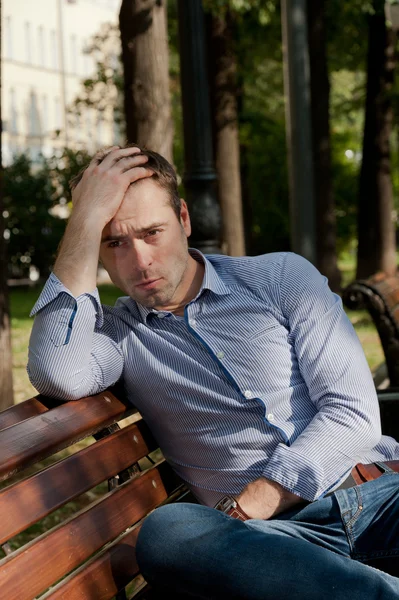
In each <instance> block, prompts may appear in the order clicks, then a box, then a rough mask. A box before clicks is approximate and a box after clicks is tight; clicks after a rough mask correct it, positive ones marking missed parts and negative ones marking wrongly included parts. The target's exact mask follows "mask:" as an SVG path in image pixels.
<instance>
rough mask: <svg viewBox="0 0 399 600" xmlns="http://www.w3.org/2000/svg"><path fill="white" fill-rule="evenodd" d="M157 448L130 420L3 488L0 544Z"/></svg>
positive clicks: (142, 426) (143, 429)
mask: <svg viewBox="0 0 399 600" xmlns="http://www.w3.org/2000/svg"><path fill="white" fill-rule="evenodd" d="M142 433H143V434H144V436H145V437H144V438H143V435H142ZM157 447H158V445H157V443H156V442H155V440H154V439H153V437H152V436H151V434H150V433H149V431H148V428H147V426H146V425H145V423H144V422H141V423H140V424H136V423H134V424H132V425H129V426H128V427H125V428H124V429H121V430H120V431H118V432H117V433H114V434H113V435H111V436H109V437H106V438H103V439H102V440H100V441H98V442H96V443H95V444H93V445H91V446H89V447H88V448H84V449H83V450H81V451H80V452H77V453H76V454H73V455H72V456H69V457H68V458H65V459H64V460H62V461H59V462H58V463H56V464H55V465H52V466H51V467H48V468H47V469H44V470H43V471H41V472H40V473H37V474H35V475H33V476H32V477H30V478H28V479H24V480H23V481H20V482H18V483H16V484H14V485H12V486H10V487H8V488H6V489H5V490H3V491H2V492H0V544H3V543H4V542H6V541H8V540H9V539H10V538H12V537H14V536H15V535H17V534H18V533H20V532H21V531H23V530H24V529H26V528H27V527H29V526H30V525H32V524H33V523H36V522H37V521H39V520H40V519H42V518H43V517H45V516H46V515H48V514H49V513H50V512H52V511H53V510H55V509H57V508H59V507H60V506H62V505H63V504H66V503H67V502H70V501H71V500H73V499H74V498H76V497H77V496H79V495H80V494H83V493H84V492H86V491H87V490H89V489H91V488H92V487H94V486H96V485H97V484H99V483H101V482H102V481H105V480H107V479H109V478H110V477H113V476H114V475H116V474H117V473H120V472H121V471H123V470H125V469H127V468H128V467H130V466H131V465H132V464H134V463H135V462H137V461H138V460H139V459H140V458H143V457H144V456H146V455H147V454H148V453H149V452H152V451H153V450H155V449H156V448H157ZM39 490H40V491H39Z"/></svg>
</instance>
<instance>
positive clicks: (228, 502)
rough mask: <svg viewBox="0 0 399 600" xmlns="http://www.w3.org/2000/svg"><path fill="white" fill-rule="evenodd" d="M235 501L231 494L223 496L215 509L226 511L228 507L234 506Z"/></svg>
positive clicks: (235, 504)
mask: <svg viewBox="0 0 399 600" xmlns="http://www.w3.org/2000/svg"><path fill="white" fill-rule="evenodd" d="M236 506H237V502H236V501H235V500H234V498H232V497H231V496H225V497H224V498H222V499H221V500H220V501H219V502H218V503H217V504H216V506H215V508H216V509H217V510H221V511H222V512H227V511H228V510H230V508H236Z"/></svg>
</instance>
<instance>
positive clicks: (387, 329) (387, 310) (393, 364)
mask: <svg viewBox="0 0 399 600" xmlns="http://www.w3.org/2000/svg"><path fill="white" fill-rule="evenodd" d="M342 301H343V303H344V305H345V306H346V307H347V308H349V309H351V310H367V311H368V312H369V313H370V315H371V317H372V319H373V322H374V325H375V327H376V329H377V332H378V335H379V337H380V340H381V345H382V348H383V351H384V356H385V362H386V370H387V375H388V378H389V387H388V388H386V389H383V390H382V389H378V390H377V394H378V399H379V402H380V409H381V421H382V428H383V431H384V433H385V434H387V435H392V436H393V437H396V438H398V437H399V435H398V431H399V275H394V276H390V277H387V276H386V275H385V274H384V273H377V274H376V275H374V276H373V277H370V278H369V279H365V280H356V281H353V282H352V283H350V284H349V285H348V286H347V287H346V288H345V289H344V290H343V293H342Z"/></svg>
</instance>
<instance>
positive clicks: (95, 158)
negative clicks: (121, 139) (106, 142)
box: [89, 146, 119, 167]
mask: <svg viewBox="0 0 399 600" xmlns="http://www.w3.org/2000/svg"><path fill="white" fill-rule="evenodd" d="M118 148H119V146H111V147H110V148H106V149H105V150H99V151H98V152H96V153H95V155H94V156H93V158H92V159H91V161H90V164H89V166H90V167H96V166H97V165H98V164H100V162H102V161H103V160H104V157H105V156H107V155H108V154H109V153H110V152H112V151H115V150H117V149H118Z"/></svg>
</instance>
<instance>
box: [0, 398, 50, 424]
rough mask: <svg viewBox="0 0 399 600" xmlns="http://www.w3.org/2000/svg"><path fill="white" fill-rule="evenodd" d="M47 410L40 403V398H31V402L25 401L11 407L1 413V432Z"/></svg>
mask: <svg viewBox="0 0 399 600" xmlns="http://www.w3.org/2000/svg"><path fill="white" fill-rule="evenodd" d="M47 410H48V408H47V407H46V406H44V404H42V402H40V400H39V399H38V397H35V398H29V400H25V402H21V403H20V404H16V405H15V406H10V408H7V409H6V410H3V411H2V412H0V430H1V429H5V428H6V427H11V425H15V424H16V423H19V422H20V421H24V420H25V419H30V418H31V417H36V416H37V415H40V414H42V413H44V412H46V411H47Z"/></svg>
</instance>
